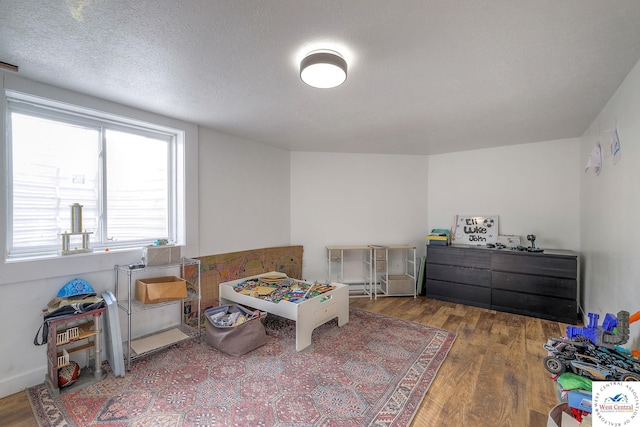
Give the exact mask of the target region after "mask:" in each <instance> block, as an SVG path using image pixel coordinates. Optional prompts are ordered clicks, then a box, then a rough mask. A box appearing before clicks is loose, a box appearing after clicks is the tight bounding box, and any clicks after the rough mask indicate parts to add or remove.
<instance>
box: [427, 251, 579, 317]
mask: <svg viewBox="0 0 640 427" xmlns="http://www.w3.org/2000/svg"><path fill="white" fill-rule="evenodd" d="M426 296H427V297H428V298H434V299H439V300H444V301H451V302H456V303H460V304H466V305H473V306H477V307H484V308H489V309H492V310H499V311H505V312H509V313H516V314H523V315H526V316H533V317H539V318H542V319H549V320H555V321H559V322H564V323H570V324H576V321H577V319H578V314H577V311H578V303H577V298H578V256H577V254H576V253H575V252H571V251H564V250H550V249H549V250H547V249H545V251H544V252H542V253H532V252H523V251H514V250H511V249H490V248H486V247H478V246H468V245H452V246H434V245H428V246H427V262H426Z"/></svg>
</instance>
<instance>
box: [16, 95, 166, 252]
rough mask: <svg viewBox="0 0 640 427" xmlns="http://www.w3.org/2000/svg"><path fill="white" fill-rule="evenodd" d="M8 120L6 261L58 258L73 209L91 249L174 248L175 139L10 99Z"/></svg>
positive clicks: (149, 129)
mask: <svg viewBox="0 0 640 427" xmlns="http://www.w3.org/2000/svg"><path fill="white" fill-rule="evenodd" d="M8 113H9V114H8V118H9V126H8V130H9V132H8V144H7V145H8V153H7V154H8V156H7V158H8V159H9V162H8V171H9V174H8V175H9V180H8V181H9V192H8V199H9V200H8V201H7V202H8V203H7V206H8V207H9V209H8V217H9V224H8V227H7V228H8V233H7V237H8V238H7V255H8V258H25V257H34V256H43V255H54V254H58V253H59V251H60V249H61V236H60V234H61V233H65V232H67V231H69V232H70V231H71V208H70V205H72V204H74V203H79V204H81V205H82V206H83V207H82V230H83V231H86V232H90V233H91V234H90V240H91V246H92V248H100V249H104V248H119V247H134V246H141V245H143V244H148V243H151V242H153V241H155V240H156V239H159V238H168V239H170V240H174V241H175V237H176V226H175V215H176V200H175V175H176V171H175V170H176V167H175V145H176V144H175V141H176V134H175V133H171V132H167V131H166V129H162V130H159V129H154V128H153V127H152V126H149V125H147V124H143V123H140V124H136V123H134V124H132V122H131V120H122V121H121V122H118V121H117V120H116V119H114V118H113V117H109V118H108V119H104V118H102V117H100V116H96V115H92V114H91V112H81V113H79V112H78V111H77V109H76V110H74V111H68V110H65V109H64V108H63V106H61V107H60V108H56V106H52V105H51V102H49V103H47V104H46V105H45V104H43V105H38V104H37V103H35V102H33V100H29V102H25V101H24V100H21V99H13V98H11V97H9V98H8ZM71 246H72V248H73V246H74V242H73V241H72V243H71Z"/></svg>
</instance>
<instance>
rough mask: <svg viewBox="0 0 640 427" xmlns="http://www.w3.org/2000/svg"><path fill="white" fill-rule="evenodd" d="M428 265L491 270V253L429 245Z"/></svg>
mask: <svg viewBox="0 0 640 427" xmlns="http://www.w3.org/2000/svg"><path fill="white" fill-rule="evenodd" d="M427 264H445V265H458V266H462V267H473V268H484V269H487V270H489V269H490V268H491V251H489V250H481V249H462V248H454V247H451V246H431V245H427Z"/></svg>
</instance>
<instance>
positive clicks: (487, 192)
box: [427, 138, 580, 251]
mask: <svg viewBox="0 0 640 427" xmlns="http://www.w3.org/2000/svg"><path fill="white" fill-rule="evenodd" d="M579 146H580V141H579V140H578V139H577V138H576V139H566V140H559V141H548V142H538V143H533V144H522V145H513V146H508V147H499V148H490V149H485V150H473V151H464V152H458V153H450V154H442V155H437V156H430V157H429V176H428V180H427V181H428V190H427V192H428V194H429V207H428V218H429V221H428V225H429V229H433V228H451V227H452V225H453V218H454V215H456V214H458V215H498V216H499V233H500V234H515V235H519V236H521V238H520V239H521V242H522V243H521V244H522V245H523V246H528V245H529V242H528V241H527V240H526V236H527V234H535V235H536V237H537V239H536V246H539V247H541V248H553V249H569V250H575V251H579V250H580V236H579V230H580V221H579V219H580V211H579V194H580V189H579V184H580V172H579V169H580V168H579V163H580V161H579Z"/></svg>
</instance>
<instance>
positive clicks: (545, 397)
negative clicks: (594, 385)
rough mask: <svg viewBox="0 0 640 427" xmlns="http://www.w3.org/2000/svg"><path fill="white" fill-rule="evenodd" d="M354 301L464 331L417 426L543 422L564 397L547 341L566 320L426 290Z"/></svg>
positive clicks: (514, 425)
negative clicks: (549, 365)
mask: <svg viewBox="0 0 640 427" xmlns="http://www.w3.org/2000/svg"><path fill="white" fill-rule="evenodd" d="M350 306H351V307H353V308H360V309H363V310H368V311H373V312H377V313H383V314H386V315H389V316H393V317H399V318H402V319H407V320H412V321H415V322H419V323H423V324H425V325H429V326H434V327H438V328H443V329H447V330H450V331H454V332H456V333H457V334H458V336H457V338H456V341H455V343H454V345H453V347H452V349H451V351H450V352H449V355H448V356H447V358H446V359H445V361H444V363H443V364H442V366H441V368H440V371H439V372H438V375H437V376H436V378H435V380H434V382H433V383H432V385H431V387H430V388H429V391H428V392H427V395H426V396H425V399H424V400H423V402H422V404H421V405H420V408H419V410H418V412H417V414H416V416H415V418H414V421H413V423H412V426H414V427H432V426H433V427H435V426H437V427H445V426H451V427H461V426H483V427H503V426H504V427H506V426H509V427H520V426H522V427H527V426H530V427H537V426H542V427H544V426H546V425H547V416H548V413H549V410H550V409H551V408H552V407H553V406H554V405H555V404H556V403H557V402H556V396H555V392H554V389H553V384H552V382H551V380H550V376H549V374H548V373H547V371H546V370H545V369H544V368H543V366H542V359H543V358H544V357H545V356H546V355H547V354H546V351H545V350H544V349H543V348H542V345H543V344H544V343H545V342H546V340H547V338H548V337H550V336H562V335H565V334H566V326H567V325H566V324H563V323H558V322H552V321H548V320H542V319H536V318H532V317H525V316H519V315H515V314H508V313H502V312H497V311H492V310H486V309H482V308H477V307H470V306H465V305H461V304H454V303H448V302H444V301H437V300H432V299H426V298H424V297H418V298H416V299H414V298H410V297H409V298H406V297H402V298H400V297H385V298H378V299H377V300H370V299H368V298H351V300H350Z"/></svg>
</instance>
